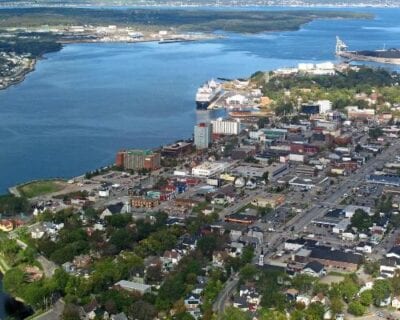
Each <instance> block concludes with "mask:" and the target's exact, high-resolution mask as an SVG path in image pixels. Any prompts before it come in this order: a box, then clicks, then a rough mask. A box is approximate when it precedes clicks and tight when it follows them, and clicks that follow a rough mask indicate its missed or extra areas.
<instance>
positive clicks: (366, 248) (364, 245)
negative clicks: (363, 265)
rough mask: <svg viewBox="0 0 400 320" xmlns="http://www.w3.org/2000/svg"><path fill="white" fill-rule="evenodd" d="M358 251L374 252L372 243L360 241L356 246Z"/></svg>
mask: <svg viewBox="0 0 400 320" xmlns="http://www.w3.org/2000/svg"><path fill="white" fill-rule="evenodd" d="M355 249H356V251H358V252H362V253H372V244H370V243H366V242H360V243H359V244H358V245H357V246H356V247H355Z"/></svg>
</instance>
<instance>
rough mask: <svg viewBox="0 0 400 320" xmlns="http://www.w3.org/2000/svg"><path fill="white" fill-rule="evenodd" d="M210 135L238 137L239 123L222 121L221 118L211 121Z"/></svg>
mask: <svg viewBox="0 0 400 320" xmlns="http://www.w3.org/2000/svg"><path fill="white" fill-rule="evenodd" d="M211 125H212V133H213V134H222V135H238V134H239V133H240V122H239V121H233V120H223V119H221V118H219V119H217V120H213V121H211Z"/></svg>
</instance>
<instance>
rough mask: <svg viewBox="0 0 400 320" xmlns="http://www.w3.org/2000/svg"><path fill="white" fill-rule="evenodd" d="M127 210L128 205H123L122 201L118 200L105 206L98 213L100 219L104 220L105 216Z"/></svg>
mask: <svg viewBox="0 0 400 320" xmlns="http://www.w3.org/2000/svg"><path fill="white" fill-rule="evenodd" d="M129 211H130V209H129V206H128V205H125V204H124V203H122V202H118V203H115V204H111V205H109V206H107V207H106V208H105V209H104V210H103V212H102V213H101V214H100V219H102V220H104V219H105V218H106V217H109V216H112V215H114V214H118V213H127V212H129Z"/></svg>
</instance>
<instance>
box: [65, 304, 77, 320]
mask: <svg viewBox="0 0 400 320" xmlns="http://www.w3.org/2000/svg"><path fill="white" fill-rule="evenodd" d="M79 318H80V312H79V307H78V306H76V305H74V304H69V303H68V304H66V305H65V307H64V311H63V314H62V319H63V320H76V319H79Z"/></svg>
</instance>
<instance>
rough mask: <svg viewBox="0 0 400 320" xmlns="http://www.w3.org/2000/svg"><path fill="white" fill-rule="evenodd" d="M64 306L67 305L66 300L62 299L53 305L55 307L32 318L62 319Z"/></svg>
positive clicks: (36, 319)
mask: <svg viewBox="0 0 400 320" xmlns="http://www.w3.org/2000/svg"><path fill="white" fill-rule="evenodd" d="M64 306H65V302H64V301H63V300H61V299H60V300H58V301H57V302H56V303H55V304H54V305H53V307H52V308H51V309H50V310H48V311H46V312H45V313H42V314H41V315H38V316H37V317H34V318H32V320H57V319H62V314H63V311H64Z"/></svg>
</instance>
